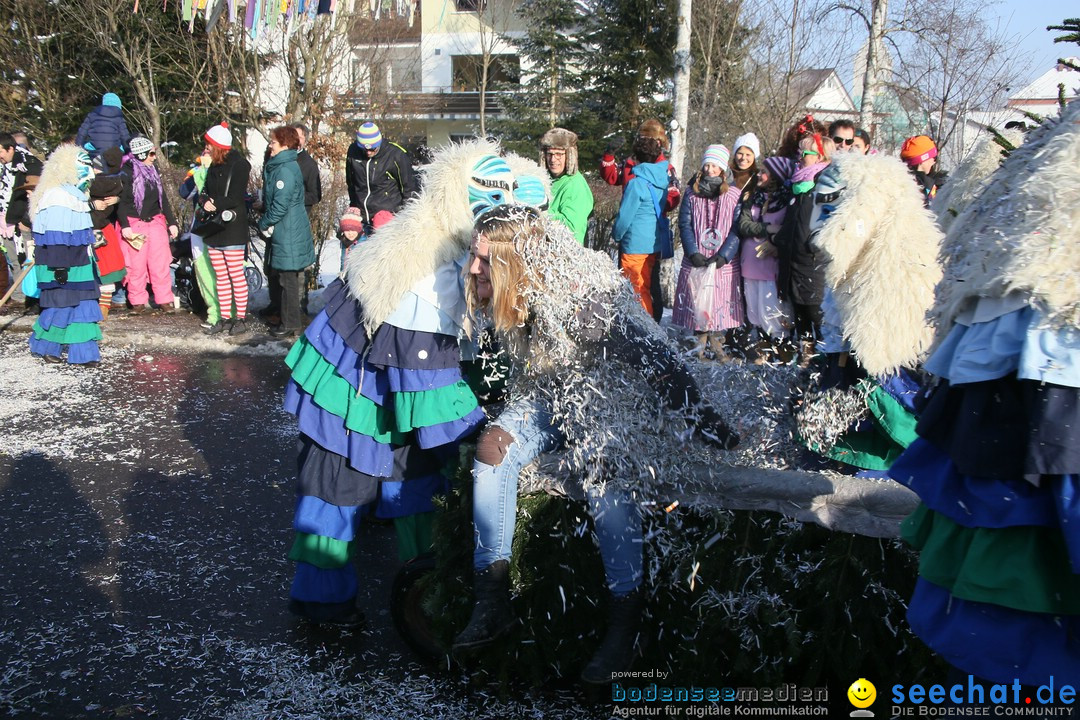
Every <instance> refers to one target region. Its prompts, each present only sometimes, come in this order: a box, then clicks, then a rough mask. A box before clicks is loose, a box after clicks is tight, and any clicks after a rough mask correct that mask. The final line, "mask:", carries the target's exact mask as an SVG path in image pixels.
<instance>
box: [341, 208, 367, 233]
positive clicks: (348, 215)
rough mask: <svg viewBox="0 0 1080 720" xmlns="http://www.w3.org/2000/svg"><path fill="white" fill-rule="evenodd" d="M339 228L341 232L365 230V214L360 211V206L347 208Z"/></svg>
mask: <svg viewBox="0 0 1080 720" xmlns="http://www.w3.org/2000/svg"><path fill="white" fill-rule="evenodd" d="M338 229H339V230H341V232H348V231H349V230H352V231H354V232H359V233H362V232H364V216H363V214H362V213H361V212H360V208H356V207H350V208H349V209H348V210H346V211H345V214H344V215H342V216H341V220H340V221H339V222H338Z"/></svg>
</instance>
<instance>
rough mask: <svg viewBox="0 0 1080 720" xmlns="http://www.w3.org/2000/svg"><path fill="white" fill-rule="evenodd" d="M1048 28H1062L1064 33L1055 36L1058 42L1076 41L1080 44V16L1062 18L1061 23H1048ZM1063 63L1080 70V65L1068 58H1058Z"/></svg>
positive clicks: (1055, 40)
mask: <svg viewBox="0 0 1080 720" xmlns="http://www.w3.org/2000/svg"><path fill="white" fill-rule="evenodd" d="M1046 29H1047V30H1061V31H1062V32H1064V33H1065V34H1064V35H1059V36H1058V37H1056V38H1054V42H1056V43H1075V44H1077V45H1080V18H1066V19H1065V20H1062V22H1061V24H1060V25H1047V27H1046ZM1058 62H1059V63H1061V64H1062V65H1066V66H1068V67H1071V68H1072V69H1073V70H1080V65H1077V64H1076V63H1074V62H1071V61H1069V60H1068V59H1065V58H1061V59H1059V60H1058Z"/></svg>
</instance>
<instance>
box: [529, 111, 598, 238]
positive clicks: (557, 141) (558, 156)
mask: <svg viewBox="0 0 1080 720" xmlns="http://www.w3.org/2000/svg"><path fill="white" fill-rule="evenodd" d="M540 153H541V156H542V157H541V162H542V163H543V165H544V166H545V167H546V168H547V171H548V172H549V173H551V205H550V206H548V213H550V214H551V216H552V217H553V218H555V219H557V220H559V221H560V222H562V223H563V224H565V225H566V226H567V227H568V228H570V230H571V231H572V232H573V233H574V237H576V238H577V241H578V242H579V243H581V244H582V245H584V244H585V231H586V230H587V229H588V227H589V215H591V214H592V211H593V196H592V190H590V189H589V183H588V182H586V181H585V176H584V175H582V174H581V173H580V172H578V162H577V160H578V157H577V135H576V134H575V133H572V132H570V131H569V130H565V129H563V128H552V129H551V130H548V131H547V132H546V133H544V136H543V137H542V138H540Z"/></svg>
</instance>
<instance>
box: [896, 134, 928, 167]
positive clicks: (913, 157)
mask: <svg viewBox="0 0 1080 720" xmlns="http://www.w3.org/2000/svg"><path fill="white" fill-rule="evenodd" d="M935 157H937V145H935V144H934V141H933V140H931V139H930V138H928V137H927V136H925V135H916V136H915V137H909V138H908V139H907V140H905V141H904V144H903V145H901V146H900V158H901V159H902V160H903V161H904V162H906V163H907V164H908V165H921V164H922V163H923V162H925V161H927V160H929V159H930V158H935Z"/></svg>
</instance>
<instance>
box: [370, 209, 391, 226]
mask: <svg viewBox="0 0 1080 720" xmlns="http://www.w3.org/2000/svg"><path fill="white" fill-rule="evenodd" d="M393 219H394V214H393V213H392V212H390V211H389V210H380V211H379V212H377V213H375V217H373V218H371V227H373V228H375V229H376V230H378V229H379V228H381V227H382V226H383V225H385V224H386V223H388V222H390V221H391V220H393Z"/></svg>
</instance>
